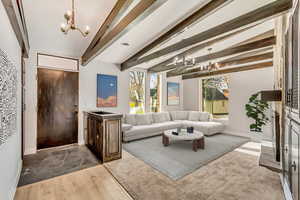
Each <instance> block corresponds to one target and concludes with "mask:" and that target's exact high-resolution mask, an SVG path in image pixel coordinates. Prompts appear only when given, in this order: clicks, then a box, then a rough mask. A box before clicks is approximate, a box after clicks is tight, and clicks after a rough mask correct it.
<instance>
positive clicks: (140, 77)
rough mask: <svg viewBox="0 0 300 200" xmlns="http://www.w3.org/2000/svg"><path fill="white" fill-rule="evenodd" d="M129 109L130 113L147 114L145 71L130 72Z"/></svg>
mask: <svg viewBox="0 0 300 200" xmlns="http://www.w3.org/2000/svg"><path fill="white" fill-rule="evenodd" d="M129 76H130V77H129V81H130V82H129V98H130V101H129V107H130V113H133V114H141V113H145V79H146V73H145V72H143V71H130V72H129Z"/></svg>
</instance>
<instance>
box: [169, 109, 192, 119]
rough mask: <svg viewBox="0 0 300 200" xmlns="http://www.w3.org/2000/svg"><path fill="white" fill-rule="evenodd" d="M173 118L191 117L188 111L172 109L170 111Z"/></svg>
mask: <svg viewBox="0 0 300 200" xmlns="http://www.w3.org/2000/svg"><path fill="white" fill-rule="evenodd" d="M170 114H171V118H172V120H173V121H174V120H187V119H188V117H189V112H188V111H172V112H170Z"/></svg>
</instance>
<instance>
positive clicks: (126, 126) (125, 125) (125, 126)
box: [122, 124, 133, 131]
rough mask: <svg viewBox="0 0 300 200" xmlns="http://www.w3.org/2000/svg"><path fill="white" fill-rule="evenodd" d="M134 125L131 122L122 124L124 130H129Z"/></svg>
mask: <svg viewBox="0 0 300 200" xmlns="http://www.w3.org/2000/svg"><path fill="white" fill-rule="evenodd" d="M132 127H133V126H132V125H131V124H122V131H128V130H130V129H131V128H132Z"/></svg>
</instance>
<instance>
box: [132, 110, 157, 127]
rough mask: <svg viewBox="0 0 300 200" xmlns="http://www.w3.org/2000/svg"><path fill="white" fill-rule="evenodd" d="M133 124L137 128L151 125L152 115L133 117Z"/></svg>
mask: <svg viewBox="0 0 300 200" xmlns="http://www.w3.org/2000/svg"><path fill="white" fill-rule="evenodd" d="M135 122H136V125H138V126H140V125H150V124H152V122H153V119H152V113H146V114H137V115H135Z"/></svg>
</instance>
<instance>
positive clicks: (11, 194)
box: [8, 160, 23, 200]
mask: <svg viewBox="0 0 300 200" xmlns="http://www.w3.org/2000/svg"><path fill="white" fill-rule="evenodd" d="M22 166H23V161H22V160H20V161H19V162H18V172H17V176H16V177H15V180H14V183H13V184H12V186H11V188H10V190H9V192H8V197H9V200H13V199H14V197H15V194H16V191H17V187H18V183H19V179H20V176H21V171H22Z"/></svg>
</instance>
